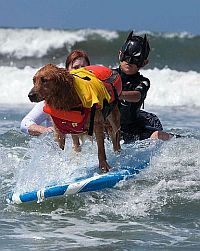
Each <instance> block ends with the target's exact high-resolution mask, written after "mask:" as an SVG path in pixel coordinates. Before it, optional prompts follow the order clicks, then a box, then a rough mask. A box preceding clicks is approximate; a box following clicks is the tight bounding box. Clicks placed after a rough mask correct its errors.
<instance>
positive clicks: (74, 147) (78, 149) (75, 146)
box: [72, 145, 81, 152]
mask: <svg viewBox="0 0 200 251" xmlns="http://www.w3.org/2000/svg"><path fill="white" fill-rule="evenodd" d="M72 149H73V150H74V151H75V152H81V146H79V145H78V146H77V145H73V146H72Z"/></svg>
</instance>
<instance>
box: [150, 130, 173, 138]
mask: <svg viewBox="0 0 200 251" xmlns="http://www.w3.org/2000/svg"><path fill="white" fill-rule="evenodd" d="M173 136H174V135H173V134H170V133H167V132H163V131H155V132H153V133H152V134H151V137H150V138H151V139H161V140H169V139H171V138H172V137H173Z"/></svg>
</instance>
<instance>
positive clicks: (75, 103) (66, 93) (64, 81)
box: [48, 68, 82, 110]
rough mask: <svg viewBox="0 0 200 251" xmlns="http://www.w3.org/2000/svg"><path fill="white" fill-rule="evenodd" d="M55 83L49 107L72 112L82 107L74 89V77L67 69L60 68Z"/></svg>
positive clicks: (55, 75) (55, 76)
mask: <svg viewBox="0 0 200 251" xmlns="http://www.w3.org/2000/svg"><path fill="white" fill-rule="evenodd" d="M53 82H54V88H53V95H52V97H51V100H49V102H48V103H49V105H51V106H53V107H54V108H56V109H61V110H72V109H73V108H77V107H80V106H82V103H81V100H80V98H79V97H78V94H77V92H76V90H75V88H74V77H73V76H72V75H71V74H70V73H69V72H68V71H67V70H66V69H63V68H58V71H57V72H56V74H54V80H53ZM50 103H51V104H50Z"/></svg>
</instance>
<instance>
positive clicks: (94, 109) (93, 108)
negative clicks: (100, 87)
mask: <svg viewBox="0 0 200 251" xmlns="http://www.w3.org/2000/svg"><path fill="white" fill-rule="evenodd" d="M95 111H96V104H93V106H92V107H91V111H90V125H89V128H88V135H89V136H92V135H93V130H94V116H95Z"/></svg>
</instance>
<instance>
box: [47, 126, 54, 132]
mask: <svg viewBox="0 0 200 251" xmlns="http://www.w3.org/2000/svg"><path fill="white" fill-rule="evenodd" d="M45 132H54V128H53V126H49V127H47V128H46V129H45Z"/></svg>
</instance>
